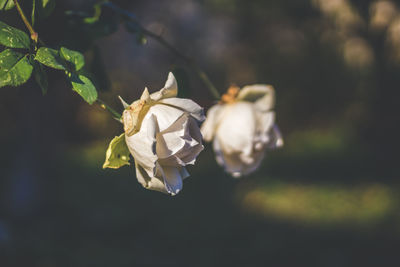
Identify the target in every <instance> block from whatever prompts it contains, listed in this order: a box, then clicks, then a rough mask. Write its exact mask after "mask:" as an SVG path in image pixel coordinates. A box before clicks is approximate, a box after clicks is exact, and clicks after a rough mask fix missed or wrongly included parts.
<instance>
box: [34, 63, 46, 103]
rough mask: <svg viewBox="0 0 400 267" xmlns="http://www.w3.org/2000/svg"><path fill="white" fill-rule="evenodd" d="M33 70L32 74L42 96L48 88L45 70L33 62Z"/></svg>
mask: <svg viewBox="0 0 400 267" xmlns="http://www.w3.org/2000/svg"><path fill="white" fill-rule="evenodd" d="M33 66H34V68H33V74H34V77H35V80H36V82H37V84H38V85H39V86H40V88H41V89H42V93H43V95H45V94H46V93H47V89H48V87H49V83H48V80H47V74H46V70H45V69H44V68H43V65H42V64H40V63H38V62H36V61H34V65H33Z"/></svg>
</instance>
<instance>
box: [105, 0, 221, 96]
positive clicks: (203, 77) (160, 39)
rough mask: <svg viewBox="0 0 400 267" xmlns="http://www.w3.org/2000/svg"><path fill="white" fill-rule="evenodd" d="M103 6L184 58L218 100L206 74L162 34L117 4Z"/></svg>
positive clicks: (217, 93)
mask: <svg viewBox="0 0 400 267" xmlns="http://www.w3.org/2000/svg"><path fill="white" fill-rule="evenodd" d="M103 5H104V6H107V7H109V8H111V9H112V10H114V11H115V12H117V13H119V14H121V15H123V16H124V17H125V18H126V19H128V20H131V21H133V22H135V23H136V25H137V26H138V28H139V29H140V32H141V33H142V34H144V35H147V36H148V37H150V38H152V39H154V40H156V41H157V42H158V43H160V44H161V45H163V46H164V47H165V48H167V49H168V50H169V51H170V52H172V53H173V54H175V55H176V56H177V57H179V58H181V59H182V60H184V61H185V62H186V64H187V65H188V66H189V67H190V68H192V69H193V71H194V72H195V73H196V74H197V76H198V77H199V78H200V80H202V81H203V83H204V84H205V85H206V86H207V88H208V90H209V91H210V93H211V94H212V95H213V96H214V97H215V98H216V99H217V100H219V99H220V98H221V95H220V93H219V92H218V90H217V88H216V87H215V85H214V84H213V83H212V82H211V80H210V78H208V75H207V74H206V73H205V72H204V71H203V70H202V69H201V68H200V67H199V66H198V65H197V64H196V63H195V61H194V60H193V59H192V58H190V57H188V56H187V55H184V54H182V53H181V52H179V50H178V49H176V48H175V47H174V46H173V45H171V44H170V43H169V42H168V41H167V40H165V39H164V38H163V37H162V36H160V35H158V34H156V33H154V32H152V31H149V30H147V29H146V28H144V27H143V26H142V25H141V24H140V23H139V21H138V19H137V18H136V16H135V15H134V14H132V13H130V12H128V11H126V10H124V9H122V8H120V7H118V6H116V5H115V4H113V3H111V2H108V1H107V2H104V3H103Z"/></svg>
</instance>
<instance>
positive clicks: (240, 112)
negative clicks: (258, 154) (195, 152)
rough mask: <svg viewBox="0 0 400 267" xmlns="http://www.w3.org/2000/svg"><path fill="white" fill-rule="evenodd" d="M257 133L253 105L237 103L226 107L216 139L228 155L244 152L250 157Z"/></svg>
mask: <svg viewBox="0 0 400 267" xmlns="http://www.w3.org/2000/svg"><path fill="white" fill-rule="evenodd" d="M255 132H256V114H255V111H254V109H253V104H251V103H247V102H237V103H235V104H229V105H227V106H226V107H225V110H224V115H223V120H221V122H220V123H219V126H218V129H217V132H216V137H215V138H218V141H219V142H220V146H221V148H222V150H223V151H224V152H225V153H227V154H233V153H238V152H244V153H245V154H247V155H250V154H251V152H252V149H253V138H254V136H255Z"/></svg>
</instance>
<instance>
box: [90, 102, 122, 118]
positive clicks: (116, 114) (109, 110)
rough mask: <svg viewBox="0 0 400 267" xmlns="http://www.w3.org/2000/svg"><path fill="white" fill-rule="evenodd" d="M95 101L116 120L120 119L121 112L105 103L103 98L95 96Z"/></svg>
mask: <svg viewBox="0 0 400 267" xmlns="http://www.w3.org/2000/svg"><path fill="white" fill-rule="evenodd" d="M96 102H97V103H98V104H99V105H100V106H101V107H102V108H103V109H105V110H107V111H108V112H110V113H111V115H112V116H113V117H114V119H116V120H117V121H121V114H119V113H118V112H117V111H115V110H114V109H113V108H112V107H110V106H109V105H107V104H106V102H104V101H103V100H101V99H100V98H97V100H96Z"/></svg>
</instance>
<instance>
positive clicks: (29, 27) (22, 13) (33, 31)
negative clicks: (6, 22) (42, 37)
mask: <svg viewBox="0 0 400 267" xmlns="http://www.w3.org/2000/svg"><path fill="white" fill-rule="evenodd" d="M13 1H14V4H15V6H16V7H17V10H18V13H19V16H20V17H21V19H22V21H23V22H24V24H25V26H26V27H27V28H28V30H29V33H30V34H31V39H32V40H33V41H34V42H35V44H36V43H37V42H38V33H37V32H35V30H34V29H33V27H32V25H31V24H30V23H29V21H28V19H27V18H26V16H25V14H24V11H22V8H21V6H20V5H19V3H18V1H17V0H13Z"/></svg>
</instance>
